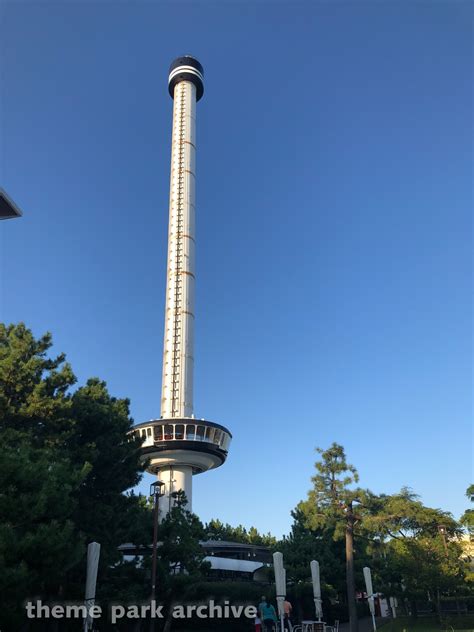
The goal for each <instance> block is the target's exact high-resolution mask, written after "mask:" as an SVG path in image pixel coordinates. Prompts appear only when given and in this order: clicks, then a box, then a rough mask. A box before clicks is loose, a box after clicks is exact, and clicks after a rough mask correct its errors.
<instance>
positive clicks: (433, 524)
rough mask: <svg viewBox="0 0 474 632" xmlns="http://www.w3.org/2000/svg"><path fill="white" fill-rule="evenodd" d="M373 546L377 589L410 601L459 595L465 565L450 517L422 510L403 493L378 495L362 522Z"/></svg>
mask: <svg viewBox="0 0 474 632" xmlns="http://www.w3.org/2000/svg"><path fill="white" fill-rule="evenodd" d="M365 525H366V527H367V529H368V530H369V531H370V532H371V533H372V536H373V538H374V541H375V540H376V541H377V542H378V545H379V546H378V549H379V552H380V553H381V555H379V557H378V560H377V561H376V563H375V569H376V572H377V574H378V578H377V579H378V580H379V584H380V586H381V589H382V590H385V591H386V592H389V593H390V594H394V595H397V596H398V597H400V598H402V599H408V600H409V601H411V602H412V608H413V609H415V603H416V600H417V599H426V596H427V595H430V596H431V598H432V599H433V603H435V604H437V605H438V608H439V603H440V602H439V597H440V595H442V594H447V595H449V594H450V595H453V596H455V595H456V594H458V593H459V591H460V592H461V594H462V592H463V591H464V578H465V574H466V570H467V567H466V563H465V562H464V561H463V559H462V557H461V553H462V549H461V546H460V540H459V539H460V536H461V535H462V529H461V525H460V524H459V523H458V522H457V521H456V520H454V518H453V517H452V515H451V514H449V513H448V512H446V511H442V510H441V509H434V508H431V507H426V506H425V505H423V503H422V502H421V501H420V500H419V498H418V497H417V496H416V494H414V493H413V492H412V491H411V490H410V489H408V488H402V490H401V491H400V492H399V493H398V494H393V495H390V496H388V495H384V494H382V495H381V496H379V497H378V498H377V499H376V501H375V502H374V504H373V511H372V515H371V516H370V517H368V518H367V519H366V521H365Z"/></svg>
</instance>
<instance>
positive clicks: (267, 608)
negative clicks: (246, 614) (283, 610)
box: [260, 600, 277, 632]
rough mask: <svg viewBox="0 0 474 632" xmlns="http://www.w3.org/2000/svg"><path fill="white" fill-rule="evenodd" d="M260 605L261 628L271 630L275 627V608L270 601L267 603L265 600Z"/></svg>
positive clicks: (266, 631) (266, 630)
mask: <svg viewBox="0 0 474 632" xmlns="http://www.w3.org/2000/svg"><path fill="white" fill-rule="evenodd" d="M260 605H261V606H262V610H261V615H260V616H261V618H262V621H263V626H264V627H263V629H264V630H265V632H272V631H273V629H274V628H276V622H277V615H276V611H275V608H274V607H273V606H272V604H271V603H268V602H267V601H266V600H265V602H262V604H260Z"/></svg>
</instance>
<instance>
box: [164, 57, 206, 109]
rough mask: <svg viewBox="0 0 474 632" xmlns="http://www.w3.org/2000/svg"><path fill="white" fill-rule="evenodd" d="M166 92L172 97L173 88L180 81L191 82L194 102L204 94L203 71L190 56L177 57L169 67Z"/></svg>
mask: <svg viewBox="0 0 474 632" xmlns="http://www.w3.org/2000/svg"><path fill="white" fill-rule="evenodd" d="M169 73H170V74H169V77H168V90H169V93H170V96H171V98H173V97H174V87H175V85H176V84H177V83H179V82H180V81H191V82H192V83H194V85H195V86H196V101H199V99H200V98H201V97H202V95H203V94H204V69H203V67H202V66H201V64H200V63H199V62H198V60H197V59H196V58H195V57H191V55H184V56H183V57H177V58H176V59H175V60H174V61H173V62H172V64H171V66H170V71H169Z"/></svg>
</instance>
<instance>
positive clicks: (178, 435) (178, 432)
mask: <svg viewBox="0 0 474 632" xmlns="http://www.w3.org/2000/svg"><path fill="white" fill-rule="evenodd" d="M174 438H175V439H177V440H178V441H182V440H183V439H184V425H183V424H177V425H176V426H175V427H174Z"/></svg>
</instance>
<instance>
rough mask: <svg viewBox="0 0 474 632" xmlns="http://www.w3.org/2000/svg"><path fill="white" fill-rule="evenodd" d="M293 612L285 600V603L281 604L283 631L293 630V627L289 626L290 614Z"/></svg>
mask: <svg viewBox="0 0 474 632" xmlns="http://www.w3.org/2000/svg"><path fill="white" fill-rule="evenodd" d="M292 610H293V606H292V605H291V603H290V602H289V601H288V599H285V601H284V602H283V613H284V615H285V619H284V621H285V630H289V631H290V632H291V631H292V630H293V625H292V624H291V612H292Z"/></svg>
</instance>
